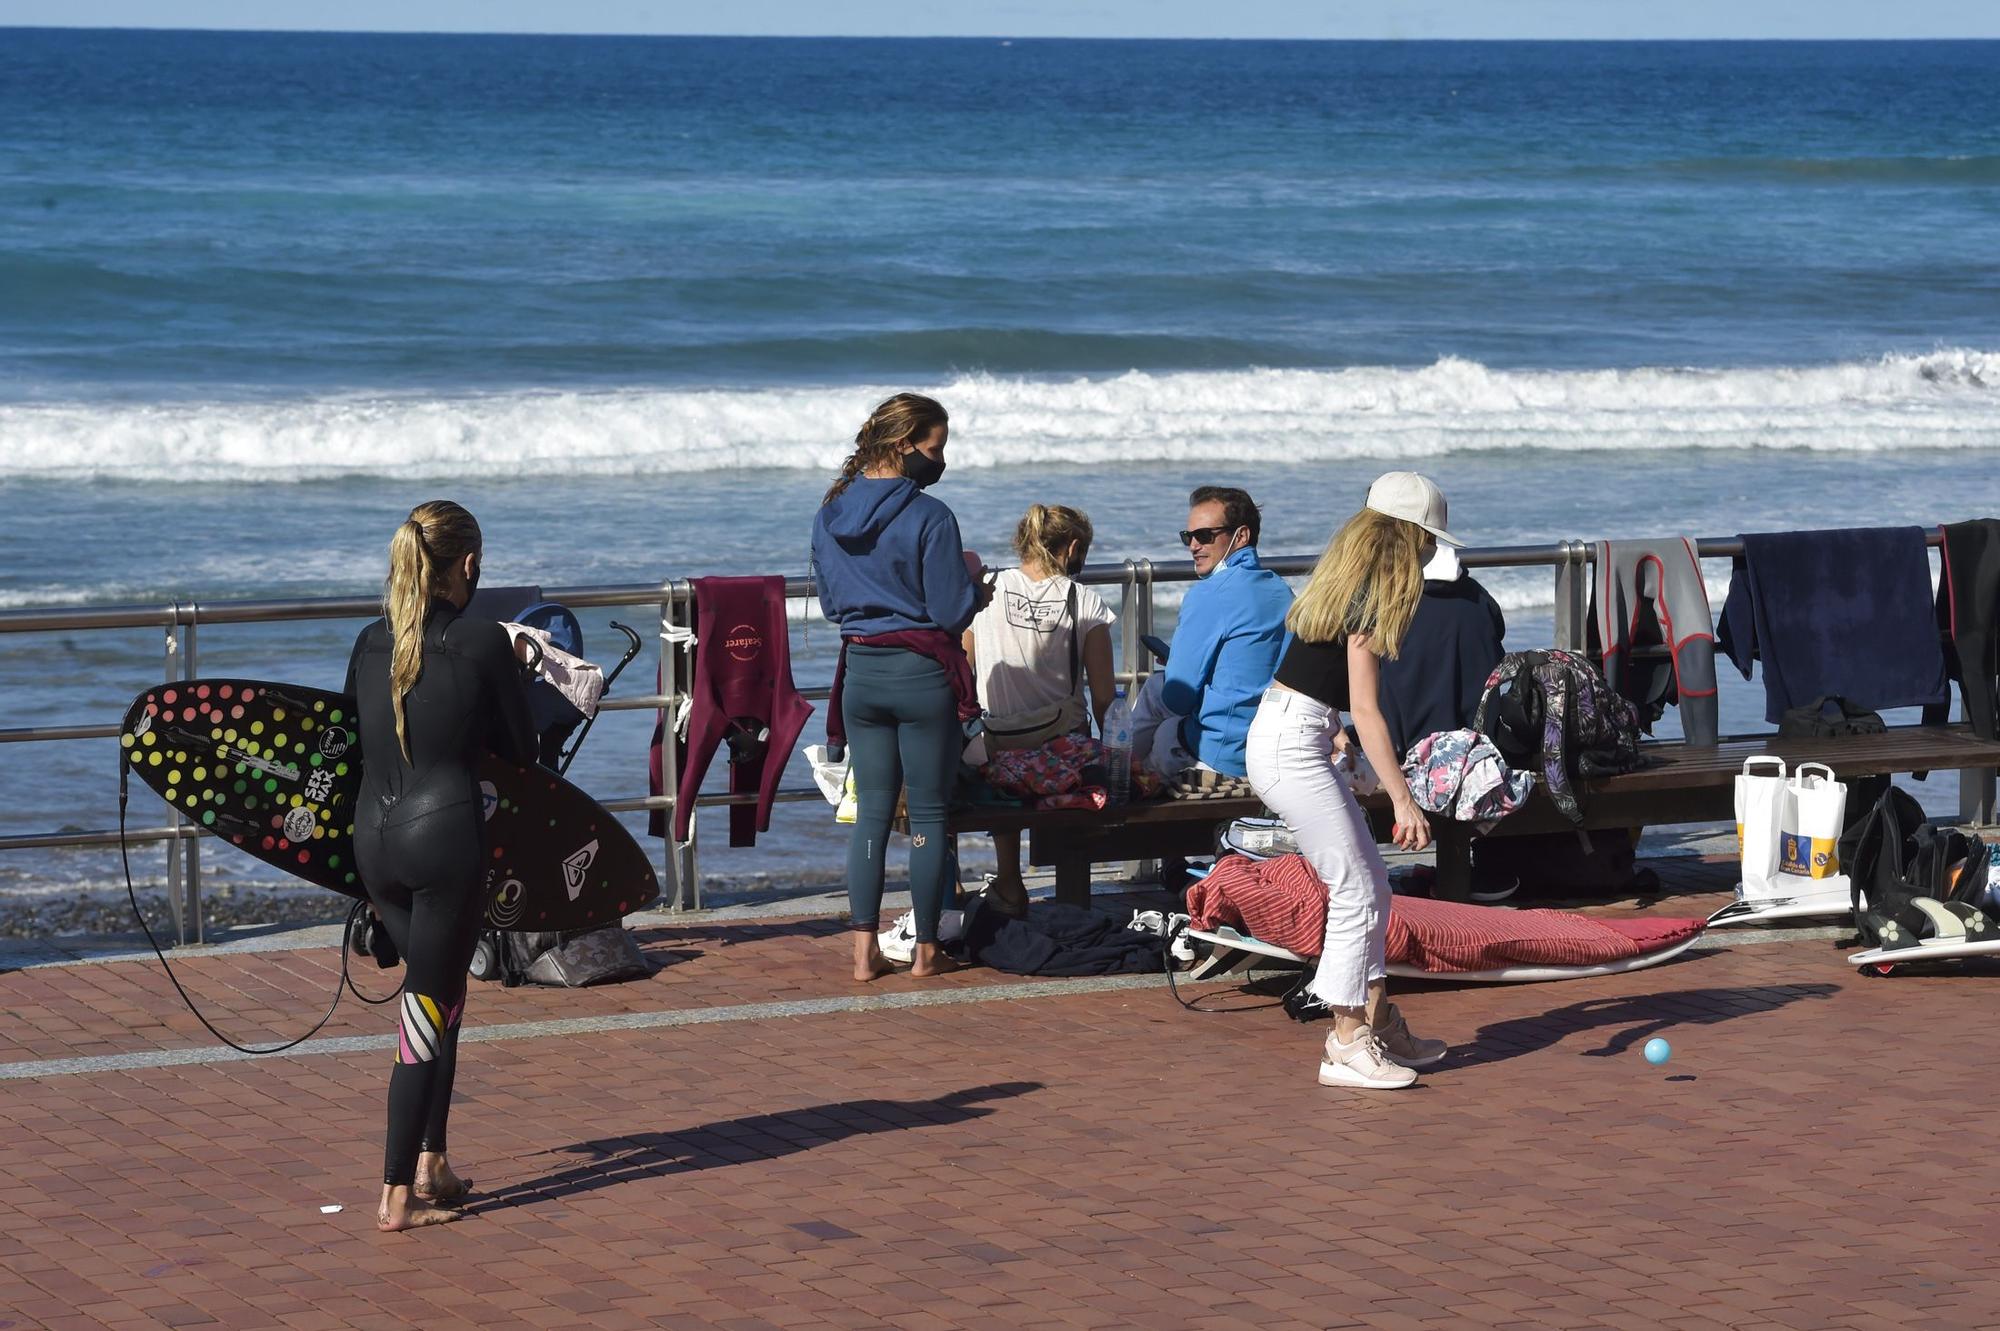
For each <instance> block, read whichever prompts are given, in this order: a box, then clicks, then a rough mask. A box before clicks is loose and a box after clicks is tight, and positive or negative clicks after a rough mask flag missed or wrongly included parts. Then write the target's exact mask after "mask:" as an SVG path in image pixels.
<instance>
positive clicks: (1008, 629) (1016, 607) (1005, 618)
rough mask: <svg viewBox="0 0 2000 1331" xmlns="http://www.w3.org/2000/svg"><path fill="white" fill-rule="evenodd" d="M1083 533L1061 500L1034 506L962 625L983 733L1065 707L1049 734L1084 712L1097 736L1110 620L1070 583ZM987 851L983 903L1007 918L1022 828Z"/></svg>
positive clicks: (1022, 904)
mask: <svg viewBox="0 0 2000 1331" xmlns="http://www.w3.org/2000/svg"><path fill="white" fill-rule="evenodd" d="M1090 539H1091V529H1090V519H1089V518H1088V517H1086V516H1084V515H1083V514H1082V513H1079V512H1078V511H1077V510H1076V509H1073V508H1065V507H1063V506H1062V505H1060V504H1058V505H1053V506H1049V507H1044V506H1043V505H1041V504H1035V505H1033V506H1032V507H1030V508H1029V509H1028V512H1027V516H1025V517H1023V518H1022V519H1021V524H1020V526H1018V527H1016V528H1015V529H1014V552H1015V553H1016V554H1017V555H1019V556H1020V559H1021V567H1019V568H1010V569H1004V570H1002V571H1001V573H1000V575H999V577H998V579H997V580H996V581H995V583H994V586H993V599H992V601H991V602H989V603H988V605H987V607H986V608H985V609H984V610H982V611H980V612H979V614H978V615H977V616H976V617H975V618H974V619H973V621H972V627H971V628H969V629H967V630H966V631H965V651H966V654H967V655H968V656H970V657H971V658H972V668H973V671H974V673H975V674H976V675H977V677H978V683H979V701H980V703H981V705H982V706H984V708H985V709H986V717H987V726H988V731H989V734H991V733H992V732H993V730H994V729H995V727H996V726H1004V725H1006V724H1007V723H1008V722H1009V721H1010V720H1012V721H1015V722H1017V723H1025V722H1026V721H1028V720H1041V719H1043V718H1046V717H1047V716H1048V715H1049V714H1050V712H1051V711H1052V710H1053V709H1057V708H1063V709H1065V711H1064V721H1065V724H1064V725H1063V726H1062V728H1061V730H1060V731H1058V732H1057V733H1062V732H1063V731H1069V730H1088V728H1089V720H1086V716H1087V717H1089V718H1090V719H1094V720H1095V721H1096V722H1097V725H1098V729H1099V732H1100V733H1102V730H1103V725H1104V712H1105V709H1106V708H1108V707H1110V706H1111V698H1112V691H1113V679H1112V669H1113V667H1112V662H1111V624H1112V622H1113V621H1114V620H1116V618H1117V616H1116V615H1114V614H1112V612H1111V608H1110V607H1109V606H1107V605H1105V604H1104V600H1103V598H1102V597H1100V596H1098V594H1097V593H1096V592H1094V591H1092V590H1091V589H1090V588H1088V587H1084V586H1080V585H1078V584H1077V583H1075V582H1072V581H1071V580H1070V575H1071V574H1074V573H1076V572H1078V571H1079V570H1081V569H1082V568H1083V561H1084V560H1085V558H1087V557H1088V556H1089V554H1090ZM1086 685H1088V687H1089V702H1088V704H1087V705H1086V703H1085V701H1084V690H1085V686H1086ZM1086 707H1087V710H1086ZM1017 747H1018V746H1017ZM993 852H994V855H995V856H996V857H997V858H998V860H999V864H1000V872H999V873H998V874H996V875H995V876H994V879H993V881H992V882H991V883H990V884H989V885H988V887H987V891H986V899H987V902H988V903H989V904H990V905H992V906H994V907H996V908H997V909H999V910H1001V911H1003V912H1005V913H1007V914H1009V915H1016V916H1018V915H1024V914H1026V913H1027V909H1028V889H1027V887H1026V885H1025V884H1024V883H1023V882H1022V881H1021V834H1020V833H1019V832H995V833H994V834H993Z"/></svg>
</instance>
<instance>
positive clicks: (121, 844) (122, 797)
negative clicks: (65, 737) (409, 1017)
mask: <svg viewBox="0 0 2000 1331" xmlns="http://www.w3.org/2000/svg"><path fill="white" fill-rule="evenodd" d="M127 777H128V773H127V771H126V767H125V764H124V763H123V762H120V763H119V764H118V859H119V861H120V863H122V864H123V865H124V866H125V899H126V900H127V901H129V902H131V903H132V918H133V919H135V920H137V921H138V922H139V928H140V929H141V930H143V931H144V932H145V935H146V941H147V942H148V943H151V944H152V945H153V955H154V956H156V957H158V958H159V959H160V967H161V969H162V970H164V971H166V973H167V979H168V980H169V981H171V982H172V983H173V986H174V992H175V993H178V994H179V995H180V996H181V1002H183V1003H185V1004H187V1010H188V1011H190V1012H192V1013H194V1016H195V1020H196V1021H199V1022H200V1023H201V1024H202V1025H203V1026H204V1027H206V1028H207V1029H208V1033H209V1034H210V1035H213V1036H214V1037H215V1038H216V1039H218V1040H220V1041H222V1042H223V1043H224V1044H226V1045H228V1046H229V1047H230V1048H231V1049H234V1050H235V1051H236V1052H238V1053H239V1054H282V1053H284V1052H285V1051H286V1050H288V1049H296V1048H297V1047H298V1046H300V1045H302V1044H304V1043H305V1042H306V1041H307V1040H310V1039H312V1038H313V1036H315V1035H318V1034H319V1033H320V1031H321V1030H323V1029H325V1027H326V1024H327V1023H328V1022H329V1021H332V1020H333V1014H334V1012H335V1010H336V1009H338V1008H339V1007H340V995H341V990H342V988H343V987H344V988H347V989H352V990H353V991H354V996H355V997H356V998H358V999H360V1000H361V1001H362V1002H364V1003H368V1004H370V1005H380V1004H382V1003H387V1002H389V1001H390V1000H391V999H394V998H395V997H396V994H399V993H401V992H402V986H401V985H400V984H399V985H397V986H396V994H390V995H389V996H388V998H370V997H368V995H366V994H364V993H362V992H361V991H360V990H359V989H355V988H354V978H353V976H352V975H351V974H350V973H349V971H348V967H347V936H348V934H349V933H351V932H352V931H353V928H354V921H355V919H356V917H358V916H359V915H360V913H361V911H362V910H363V909H364V908H365V907H366V906H367V904H368V903H367V902H365V901H356V902H355V903H354V907H353V909H352V910H350V911H348V912H347V923H346V924H345V925H344V926H343V927H342V928H341V931H340V943H339V946H340V979H339V980H337V981H335V982H334V986H333V1001H332V1002H331V1003H329V1004H327V1007H326V1015H325V1016H323V1017H321V1018H320V1019H319V1020H318V1021H317V1022H315V1023H313V1027H312V1029H311V1030H309V1031H307V1032H306V1033H305V1034H304V1035H301V1036H300V1037H299V1038H298V1039H296V1040H287V1041H286V1042H285V1043H283V1044H277V1045H271V1046H269V1047H267V1048H258V1047H256V1046H254V1045H246V1044H238V1043H237V1042H236V1041H234V1040H232V1039H230V1038H229V1037H228V1036H227V1035H224V1034H223V1033H222V1032H221V1031H219V1030H217V1029H216V1028H215V1023H214V1022H212V1021H210V1020H209V1019H208V1017H207V1016H206V1015H204V1014H203V1012H202V1010H201V1009H200V1008H199V1007H197V1006H196V1005H195V1001H194V999H193V998H192V997H190V996H189V994H188V991H187V989H186V988H185V987H183V986H182V984H181V980H180V977H179V976H178V975H175V974H174V967H173V963H172V962H170V961H168V960H167V954H166V952H165V951H164V950H163V949H162V948H161V947H160V940H159V939H157V938H155V937H154V936H153V927H152V926H151V925H150V924H147V923H146V913H145V912H144V911H142V910H140V909H139V892H138V889H137V888H135V887H134V886H133V885H132V856H131V852H130V849H129V848H128V846H127V843H126V840H125V809H126V803H127V801H128V800H129V798H130V792H129V789H128V785H127Z"/></svg>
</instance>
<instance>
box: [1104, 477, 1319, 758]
mask: <svg viewBox="0 0 2000 1331" xmlns="http://www.w3.org/2000/svg"><path fill="white" fill-rule="evenodd" d="M1187 523H1188V529H1187V530H1186V531H1184V532H1182V533H1181V543H1182V544H1184V545H1185V546H1187V548H1188V553H1189V554H1190V555H1192V556H1193V558H1194V567H1195V572H1196V573H1197V574H1198V575H1200V578H1201V581H1199V582H1197V583H1195V584H1194V586H1193V587H1191V588H1189V589H1188V594H1187V599H1186V600H1184V601H1183V602H1182V603H1181V613H1180V622H1179V624H1178V625H1177V626H1176V627H1175V629H1174V639H1173V644H1172V646H1171V648H1170V649H1169V651H1168V655H1167V664H1166V668H1165V669H1164V670H1162V671H1160V672H1158V673H1156V674H1155V675H1154V676H1153V677H1152V678H1151V679H1150V680H1148V681H1147V684H1146V687H1145V689H1143V690H1142V691H1141V692H1140V694H1139V698H1138V701H1137V703H1136V705H1135V707H1134V713H1133V735H1132V745H1133V747H1132V751H1133V754H1134V755H1135V757H1136V758H1137V760H1139V761H1141V762H1143V763H1145V765H1146V766H1147V767H1148V768H1149V769H1150V770H1152V771H1153V772H1154V773H1156V774H1157V775H1159V776H1161V777H1165V778H1172V777H1174V776H1175V775H1177V774H1178V773H1179V772H1181V771H1183V770H1184V769H1186V768H1189V767H1203V768H1207V769H1208V770H1210V771H1214V772H1219V773H1221V774H1223V775H1224V776H1231V777H1241V776H1242V775H1243V774H1244V766H1243V737H1244V735H1245V734H1247V733H1248V732H1249V729H1250V718H1251V717H1253V716H1255V715H1256V714H1257V702H1258V699H1260V698H1262V697H1263V695H1264V690H1265V689H1266V688H1267V687H1269V686H1270V683H1271V676H1272V674H1273V673H1275V672H1276V670H1277V668H1278V653H1279V651H1280V650H1281V649H1282V648H1283V647H1284V643H1285V614H1286V612H1287V611H1289V610H1290V609H1291V605H1292V590H1291V588H1289V587H1287V586H1286V585H1285V582H1284V579H1282V578H1280V577H1279V576H1278V575H1277V574H1275V573H1273V572H1271V571H1270V570H1268V569H1266V568H1265V567H1264V566H1263V565H1262V564H1260V563H1258V562H1257V537H1258V534H1259V532H1260V530H1261V528H1262V525H1263V517H1262V515H1261V514H1260V513H1258V511H1257V505H1256V504H1255V503H1254V502H1252V500H1251V498H1250V496H1249V495H1248V494H1246V493H1244V492H1243V491H1241V490H1236V489H1231V488H1228V487H1224V486H1214V485H1204V486H1202V487H1201V488H1200V489H1199V490H1196V491H1195V492H1194V493H1193V494H1191V495H1189V496H1188V519H1187Z"/></svg>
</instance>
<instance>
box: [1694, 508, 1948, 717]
mask: <svg viewBox="0 0 2000 1331" xmlns="http://www.w3.org/2000/svg"><path fill="white" fill-rule="evenodd" d="M1740 539H1741V540H1742V542H1743V553H1742V554H1741V555H1738V556H1737V557H1736V562H1735V568H1734V570H1733V571H1732V574H1731V577H1730V580H1729V599H1728V600H1726V601H1725V602H1723V606H1722V628H1721V632H1720V633H1719V634H1718V635H1717V641H1718V644H1719V645H1720V646H1721V648H1722V650H1723V651H1725V652H1727V653H1728V654H1729V659H1730V660H1732V661H1734V662H1735V663H1736V668H1737V669H1738V670H1741V671H1742V672H1743V677H1744V678H1745V679H1748V678H1749V677H1750V662H1751V661H1752V660H1753V659H1756V660H1761V661H1763V663H1764V719H1765V720H1766V721H1769V722H1771V723H1772V724H1773V725H1776V724H1777V723H1778V721H1779V719H1780V718H1782V717H1783V716H1784V714H1785V712H1786V711H1787V710H1789V709H1790V708H1793V707H1798V706H1802V705H1804V704H1806V703H1810V702H1812V701H1813V699H1815V698H1821V697H1834V696H1838V697H1842V698H1846V699H1847V700H1848V701H1850V702H1854V703H1859V704H1860V705H1861V706H1863V707H1868V708H1873V709H1875V710H1877V711H1880V710H1882V709H1884V708H1889V707H1922V706H1926V705H1928V704H1933V703H1939V702H1944V701H1946V700H1947V699H1948V698H1949V696H1950V695H1949V694H1948V692H1947V691H1946V686H1945V678H1944V652H1943V650H1942V649H1941V648H1940V646H1939V644H1938V628H1937V619H1936V617H1935V612H1934V610H1933V607H1932V601H1931V564H1930V557H1929V555H1928V553H1927V552H1926V547H1925V545H1924V530H1923V528H1921V527H1861V528H1854V529H1851V530H1838V531H1794V532H1773V533H1769V534H1765V535H1758V536H1744V537H1742V538H1740Z"/></svg>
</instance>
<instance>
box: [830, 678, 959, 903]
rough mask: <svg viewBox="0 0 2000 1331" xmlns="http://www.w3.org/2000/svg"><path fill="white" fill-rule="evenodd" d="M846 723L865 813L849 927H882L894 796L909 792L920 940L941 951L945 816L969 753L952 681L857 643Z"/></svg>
mask: <svg viewBox="0 0 2000 1331" xmlns="http://www.w3.org/2000/svg"><path fill="white" fill-rule="evenodd" d="M841 715H842V717H843V718H844V719H845V720H846V722H847V751H848V755H849V757H850V759H851V761H852V764H853V767H852V770H853V772H854V793H855V801H856V804H857V805H858V809H857V812H856V815H855V819H854V835H853V837H852V838H850V839H849V841H848V843H847V910H848V914H849V916H851V917H852V924H851V926H850V927H852V928H854V929H857V930H867V931H868V932H870V933H873V932H875V931H876V930H877V929H879V928H880V927H881V914H882V867H883V860H884V857H885V854H886V852H887V849H888V842H889V823H890V820H891V819H892V818H894V816H895V813H896V793H897V791H898V790H903V791H906V792H907V796H906V798H907V801H908V805H909V811H910V904H911V905H912V906H913V907H915V909H916V914H917V920H916V924H917V941H918V942H919V943H935V942H937V928H938V915H939V913H940V912H942V911H943V909H944V894H945V878H946V876H947V874H948V872H949V868H948V864H949V837H948V836H947V835H946V832H945V813H946V811H947V810H948V809H949V808H950V806H951V794H952V787H953V786H954V785H955V784H956V782H957V780H958V758H959V753H960V752H961V751H962V750H963V748H964V747H965V733H964V731H963V730H961V729H960V727H959V724H958V699H957V698H956V697H955V696H954V695H953V693H952V691H951V681H950V680H949V679H947V678H946V677H945V673H944V667H943V666H941V665H939V664H938V663H937V662H935V661H933V660H931V659H930V658H929V657H927V656H921V655H919V654H917V653H916V652H910V651H905V650H903V649H902V648H900V647H868V646H864V645H862V644H860V643H851V644H849V645H848V648H847V677H846V683H845V685H844V686H843V693H842V696H841Z"/></svg>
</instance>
